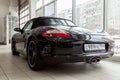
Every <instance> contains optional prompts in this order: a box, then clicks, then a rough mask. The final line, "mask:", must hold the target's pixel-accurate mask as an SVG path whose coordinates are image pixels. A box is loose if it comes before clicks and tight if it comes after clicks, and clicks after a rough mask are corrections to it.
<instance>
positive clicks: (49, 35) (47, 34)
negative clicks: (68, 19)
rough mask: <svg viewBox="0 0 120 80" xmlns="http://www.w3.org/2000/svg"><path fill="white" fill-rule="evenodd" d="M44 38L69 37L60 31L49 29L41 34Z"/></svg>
mask: <svg viewBox="0 0 120 80" xmlns="http://www.w3.org/2000/svg"><path fill="white" fill-rule="evenodd" d="M42 35H43V36H44V37H45V38H65V39H67V38H70V35H69V34H67V33H65V32H64V31H62V30H58V29H50V30H47V31H45V32H43V33H42Z"/></svg>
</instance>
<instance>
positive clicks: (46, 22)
mask: <svg viewBox="0 0 120 80" xmlns="http://www.w3.org/2000/svg"><path fill="white" fill-rule="evenodd" d="M33 25H34V26H35V27H39V26H59V25H62V26H75V24H74V23H73V22H72V21H69V20H64V19H37V20H36V21H35V22H34V24H33Z"/></svg>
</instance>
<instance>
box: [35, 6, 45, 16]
mask: <svg viewBox="0 0 120 80" xmlns="http://www.w3.org/2000/svg"><path fill="white" fill-rule="evenodd" d="M40 16H43V9H42V8H41V9H38V10H37V11H36V17H40Z"/></svg>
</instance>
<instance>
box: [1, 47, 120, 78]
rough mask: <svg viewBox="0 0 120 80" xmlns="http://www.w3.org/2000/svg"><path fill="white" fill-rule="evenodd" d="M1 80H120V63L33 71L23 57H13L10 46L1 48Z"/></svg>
mask: <svg viewBox="0 0 120 80" xmlns="http://www.w3.org/2000/svg"><path fill="white" fill-rule="evenodd" d="M0 80H120V63H119V62H112V61H101V62H100V63H98V64H96V65H90V64H85V63H72V64H62V65H56V66H55V65H54V66H49V67H46V68H45V69H44V70H41V71H32V70H30V69H29V67H28V66H27V62H26V60H25V58H24V57H23V56H20V57H19V56H12V55H11V52H10V46H3V45H2V46H0Z"/></svg>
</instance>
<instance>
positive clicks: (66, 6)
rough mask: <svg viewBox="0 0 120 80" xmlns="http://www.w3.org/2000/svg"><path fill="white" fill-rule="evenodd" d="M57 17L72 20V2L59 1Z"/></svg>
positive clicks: (67, 0) (70, 0) (69, 0)
mask: <svg viewBox="0 0 120 80" xmlns="http://www.w3.org/2000/svg"><path fill="white" fill-rule="evenodd" d="M57 17H61V18H66V19H70V20H72V0H57Z"/></svg>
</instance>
